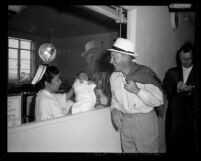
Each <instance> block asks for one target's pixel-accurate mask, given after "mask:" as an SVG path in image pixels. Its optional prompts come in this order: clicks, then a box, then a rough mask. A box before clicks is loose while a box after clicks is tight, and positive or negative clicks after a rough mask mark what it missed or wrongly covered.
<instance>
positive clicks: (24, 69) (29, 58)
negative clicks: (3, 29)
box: [8, 37, 35, 82]
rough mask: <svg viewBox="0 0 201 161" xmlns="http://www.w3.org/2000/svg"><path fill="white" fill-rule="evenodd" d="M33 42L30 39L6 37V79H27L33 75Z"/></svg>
mask: <svg viewBox="0 0 201 161" xmlns="http://www.w3.org/2000/svg"><path fill="white" fill-rule="evenodd" d="M34 51H35V50H34V43H33V41H32V40H25V39H19V38H13V37H8V80H9V81H10V82H11V81H14V82H15V81H21V82H23V81H25V80H26V81H27V80H30V79H31V77H32V76H33V72H34V71H33V70H34Z"/></svg>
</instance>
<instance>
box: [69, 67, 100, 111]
mask: <svg viewBox="0 0 201 161" xmlns="http://www.w3.org/2000/svg"><path fill="white" fill-rule="evenodd" d="M95 87H96V85H95V83H93V82H91V81H89V80H88V76H87V74H86V73H85V72H83V71H82V72H80V73H78V74H77V78H76V80H75V82H74V84H73V89H74V93H75V101H76V102H75V103H74V104H73V106H72V114H75V113H80V112H86V111H90V110H93V109H94V105H95V104H96V95H95V92H94V88H95Z"/></svg>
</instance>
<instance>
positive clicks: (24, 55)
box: [21, 50, 30, 59]
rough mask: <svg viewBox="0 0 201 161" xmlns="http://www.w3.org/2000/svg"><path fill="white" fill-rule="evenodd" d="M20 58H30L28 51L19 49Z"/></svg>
mask: <svg viewBox="0 0 201 161" xmlns="http://www.w3.org/2000/svg"><path fill="white" fill-rule="evenodd" d="M21 59H30V51H27V50H21Z"/></svg>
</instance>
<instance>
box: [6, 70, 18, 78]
mask: <svg viewBox="0 0 201 161" xmlns="http://www.w3.org/2000/svg"><path fill="white" fill-rule="evenodd" d="M8 78H9V79H17V70H12V69H9V70H8Z"/></svg>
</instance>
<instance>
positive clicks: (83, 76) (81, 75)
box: [76, 71, 88, 81]
mask: <svg viewBox="0 0 201 161" xmlns="http://www.w3.org/2000/svg"><path fill="white" fill-rule="evenodd" d="M76 78H77V79H79V80H82V81H83V80H85V81H88V75H87V73H86V72H84V71H80V72H79V73H77V75H76Z"/></svg>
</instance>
